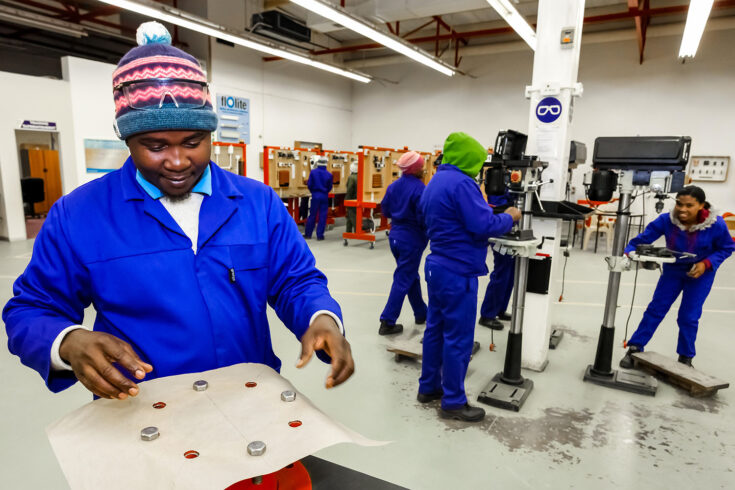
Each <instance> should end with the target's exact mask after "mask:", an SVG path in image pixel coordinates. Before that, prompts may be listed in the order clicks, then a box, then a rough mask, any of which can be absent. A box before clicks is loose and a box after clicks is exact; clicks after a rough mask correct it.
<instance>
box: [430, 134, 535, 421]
mask: <svg viewBox="0 0 735 490" xmlns="http://www.w3.org/2000/svg"><path fill="white" fill-rule="evenodd" d="M486 158H487V150H485V148H483V146H482V145H481V144H480V143H478V142H477V141H476V140H475V139H473V138H472V137H470V136H469V135H467V134H465V133H452V134H450V135H449V137H448V138H447V140H446V142H445V143H444V158H443V163H442V165H440V166H439V167H438V168H437V172H436V175H434V177H433V178H432V179H431V182H429V185H427V186H426V189H425V190H424V193H423V195H422V196H421V202H420V207H421V212H422V213H423V215H424V222H425V224H426V232H427V236H428V238H429V240H430V243H431V253H430V254H429V256H428V257H426V265H425V269H424V271H425V277H426V283H427V286H428V292H429V309H428V315H427V318H426V331H425V332H424V343H423V359H422V366H421V378H420V379H419V393H418V396H417V399H418V401H419V402H421V403H428V402H431V401H433V400H438V399H441V411H440V416H441V417H442V418H449V419H457V420H463V421H467V422H477V421H479V420H482V419H483V418H484V417H485V411H484V410H483V409H482V408H479V407H472V406H470V405H469V404H468V403H467V397H466V396H465V391H464V378H465V375H466V374H467V366H468V364H469V362H470V356H471V354H472V344H473V341H474V331H475V321H476V318H477V277H478V276H482V275H485V274H487V273H488V270H487V265H486V264H485V260H486V259H487V246H488V238H490V237H494V236H500V235H504V234H506V233H508V232H509V231H510V230H511V228H512V227H513V222H514V221H517V220H518V219H520V217H521V213H520V211H518V209H516V208H513V207H511V208H508V209H507V210H506V211H505V213H502V214H494V213H493V211H492V208H491V207H490V206H488V204H487V202H486V201H485V199H484V198H483V197H482V192H481V191H480V186H479V185H478V184H477V182H475V180H474V179H475V178H476V177H477V174H478V173H479V172H480V169H481V168H482V165H483V163H484V162H485V160H486Z"/></svg>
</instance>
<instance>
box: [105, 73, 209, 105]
mask: <svg viewBox="0 0 735 490" xmlns="http://www.w3.org/2000/svg"><path fill="white" fill-rule="evenodd" d="M113 91H114V93H115V109H116V110H118V111H119V110H120V109H122V108H124V107H127V108H130V109H138V110H154V109H161V108H162V107H171V106H175V107H177V108H189V109H199V108H201V107H204V106H205V105H206V104H207V101H209V100H210V99H209V88H208V85H207V82H201V81H198V80H187V79H184V78H151V79H145V80H130V81H128V82H123V83H120V84H118V85H115V87H113Z"/></svg>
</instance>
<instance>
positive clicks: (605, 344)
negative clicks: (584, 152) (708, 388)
mask: <svg viewBox="0 0 735 490" xmlns="http://www.w3.org/2000/svg"><path fill="white" fill-rule="evenodd" d="M621 180H622V179H621ZM630 184H631V186H630V187H631V188H630V189H629V188H626V187H625V185H624V187H623V189H622V190H621V192H620V203H619V205H618V212H617V223H616V225H615V240H614V241H613V250H612V254H611V255H612V257H616V258H617V257H622V256H623V250H624V248H625V235H626V233H627V229H628V221H629V219H630V212H629V208H630V203H631V193H632V181H631V183H630ZM620 275H621V272H620V271H616V270H611V271H610V276H609V278H608V282H607V297H606V298H605V317H604V319H603V322H602V327H601V328H600V337H599V338H598V340H597V353H596V355H595V362H594V364H592V365H590V366H587V369H586V370H585V373H584V380H585V381H589V382H591V383H595V384H598V385H600V386H606V387H608V388H615V389H618V390H623V391H629V392H632V393H640V394H643V395H651V396H654V395H655V394H656V389H657V387H658V383H657V382H656V380H655V379H654V378H652V377H651V376H647V375H645V374H642V373H631V372H618V371H616V370H613V369H612V354H613V345H614V343H615V313H616V310H617V307H618V292H619V290H620Z"/></svg>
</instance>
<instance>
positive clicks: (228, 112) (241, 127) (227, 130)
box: [217, 95, 250, 144]
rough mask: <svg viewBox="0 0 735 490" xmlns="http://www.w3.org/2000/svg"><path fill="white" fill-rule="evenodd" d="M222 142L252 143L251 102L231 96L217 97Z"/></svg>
mask: <svg viewBox="0 0 735 490" xmlns="http://www.w3.org/2000/svg"><path fill="white" fill-rule="evenodd" d="M217 115H218V116H219V130H218V132H219V139H220V141H225V142H232V143H237V142H240V141H242V142H243V143H247V144H249V143H250V100H249V99H241V98H239V97H233V96H231V95H218V96H217Z"/></svg>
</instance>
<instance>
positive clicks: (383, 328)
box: [378, 320, 403, 335]
mask: <svg viewBox="0 0 735 490" xmlns="http://www.w3.org/2000/svg"><path fill="white" fill-rule="evenodd" d="M401 332H403V325H401V324H400V323H388V322H386V321H385V320H380V329H379V330H378V334H379V335H393V334H397V333H401Z"/></svg>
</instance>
